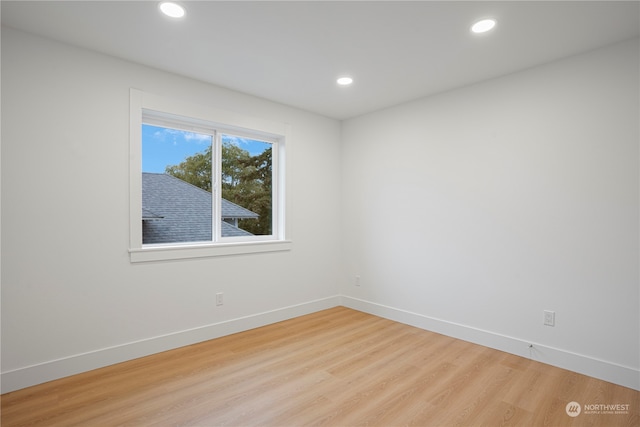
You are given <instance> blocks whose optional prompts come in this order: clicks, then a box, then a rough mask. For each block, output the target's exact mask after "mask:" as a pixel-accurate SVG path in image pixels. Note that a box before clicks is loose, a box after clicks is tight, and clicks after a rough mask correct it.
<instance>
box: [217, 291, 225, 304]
mask: <svg viewBox="0 0 640 427" xmlns="http://www.w3.org/2000/svg"><path fill="white" fill-rule="evenodd" d="M222 304H224V293H222V292H219V293H217V294H216V305H222Z"/></svg>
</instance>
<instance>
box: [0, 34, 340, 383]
mask: <svg viewBox="0 0 640 427" xmlns="http://www.w3.org/2000/svg"><path fill="white" fill-rule="evenodd" d="M130 87H134V88H137V89H141V90H143V91H147V92H150V93H154V94H158V95H163V96H167V97H173V98H177V99H180V100H183V101H187V102H192V103H200V104H205V105H209V106H211V107H214V108H222V109H227V110H231V111H234V112H239V113H242V114H246V115H248V116H252V117H258V118H262V119H267V120H271V121H276V122H281V123H288V124H289V125H290V126H291V133H292V138H291V140H290V141H287V144H288V145H287V148H288V152H287V155H288V160H289V161H290V168H289V176H288V177H287V184H288V186H289V188H288V189H289V196H290V198H291V200H290V201H291V211H290V212H289V214H290V217H289V222H290V225H291V230H290V231H291V237H292V240H293V250H291V251H289V252H280V253H271V254H255V255H246V256H232V257H222V258H209V259H199V260H192V261H174V262H160V263H148V264H131V263H130V262H129V254H128V244H129V234H128V233H129V88H130ZM339 133H340V123H339V122H337V121H335V120H330V119H327V118H323V117H320V116H316V115H313V114H310V113H306V112H303V111H300V110H296V109H293V108H289V107H286V106H282V105H279V104H275V103H272V102H268V101H265V100H261V99H257V98H254V97H250V96H246V95H243V94H240V93H237V92H232V91H229V90H226V89H222V88H219V87H214V86H211V85H208V84H204V83H202V82H198V81H194V80H190V79H188V78H184V77H180V76H176V75H172V74H169V73H165V72H160V71H157V70H154V69H150V68H146V67H143V66H140V65H136V64H132V63H128V62H124V61H121V60H118V59H115V58H112V57H108V56H104V55H100V54H97V53H92V52H90V51H86V50H81V49H76V48H73V47H70V46H68V45H63V44H58V43H55V42H52V41H48V40H45V39H41V38H37V37H33V36H30V35H27V34H25V33H22V32H18V31H15V30H10V29H6V28H3V30H2V372H3V375H2V380H3V383H2V386H3V388H2V389H3V391H5V392H6V391H9V390H12V389H16V388H20V387H24V386H27V385H30V384H35V383H38V382H42V381H46V380H48V379H52V378H57V377H60V376H64V375H68V374H72V373H75V372H79V371H82V370H86V369H91V368H95V367H97V366H102V365H106V364H110V363H114V362H117V361H120V360H126V359H129V358H132V357H137V356H141V355H144V354H148V353H151V352H154V351H160V350H164V349H166V348H171V347H175V346H179V345H185V344H189V343H192V342H195V341H199V340H203V339H207V338H210V337H213V336H218V335H221V334H225V333H229V332H234V331H236V330H241V329H246V328H250V327H254V326H257V325H260V324H264V323H268V322H272V321H277V320H280V319H282V318H287V317H290V316H295V315H300V314H302V313H306V312H310V311H315V310H318V309H321V308H325V307H330V306H334V305H336V304H338V303H339V299H338V298H337V295H338V290H339V280H340V276H339V274H338V272H337V268H335V267H336V266H337V265H339V256H340V245H339V237H340V234H339V228H340V210H339V204H338V203H337V202H338V200H339V196H338V194H339V192H340V186H339V185H340V181H339V178H340V176H339V175H340V166H339V161H338V159H339V136H340V134H339ZM216 292H224V295H225V305H224V306H222V307H216V306H215V293H216Z"/></svg>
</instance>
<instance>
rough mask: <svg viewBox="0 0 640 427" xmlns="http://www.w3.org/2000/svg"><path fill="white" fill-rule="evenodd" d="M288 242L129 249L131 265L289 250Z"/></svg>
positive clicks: (289, 244)
mask: <svg viewBox="0 0 640 427" xmlns="http://www.w3.org/2000/svg"><path fill="white" fill-rule="evenodd" d="M291 246H292V242H291V241H290V240H273V241H264V242H241V243H240V242H234V243H215V244H211V243H208V244H203V245H188V246H187V245H185V246H148V247H143V248H138V249H129V255H130V259H131V262H132V263H137V262H152V261H169V260H179V259H195V258H209V257H219V256H231V255H244V254H256V253H265V252H281V251H289V250H291Z"/></svg>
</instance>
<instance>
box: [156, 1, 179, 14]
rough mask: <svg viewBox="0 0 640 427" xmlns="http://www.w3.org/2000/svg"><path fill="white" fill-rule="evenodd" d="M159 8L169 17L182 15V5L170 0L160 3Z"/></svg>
mask: <svg viewBox="0 0 640 427" xmlns="http://www.w3.org/2000/svg"><path fill="white" fill-rule="evenodd" d="M160 10H161V11H162V13H164V14H165V15H167V16H170V17H171V18H182V17H183V16H184V7H182V6H180V5H179V4H177V3H172V2H170V1H165V2H162V3H160Z"/></svg>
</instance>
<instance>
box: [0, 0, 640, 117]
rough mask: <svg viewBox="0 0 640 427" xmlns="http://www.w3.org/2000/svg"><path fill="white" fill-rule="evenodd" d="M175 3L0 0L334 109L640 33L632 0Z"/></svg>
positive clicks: (59, 35) (184, 68) (143, 57)
mask: <svg viewBox="0 0 640 427" xmlns="http://www.w3.org/2000/svg"><path fill="white" fill-rule="evenodd" d="M180 3H181V4H183V5H184V6H185V8H186V10H187V15H186V16H185V17H184V18H182V19H179V20H172V19H170V18H167V17H164V16H162V15H161V14H160V12H159V11H158V7H157V5H158V2H157V1H151V0H149V1H137V2H132V1H105V2H98V1H70V2H60V1H44V2H31V1H15V2H13V1H2V2H1V7H2V24H3V25H7V26H10V27H13V28H18V29H22V30H24V31H28V32H32V33H35V34H39V35H42V36H46V37H50V38H53V39H56V40H60V41H63V42H67V43H70V44H73V45H78V46H82V47H86V48H89V49H93V50H96V51H99V52H103V53H106V54H109V55H113V56H117V57H121V58H124V59H127V60H130V61H134V62H138V63H141V64H145V65H148V66H151V67H155V68H159V69H162V70H167V71H171V72H174V73H178V74H181V75H184V76H188V77H191V78H195V79H199V80H202V81H206V82H210V83H213V84H216V85H219V86H224V87H228V88H231V89H235V90H238V91H241V92H244V93H248V94H252V95H256V96H259V97H263V98H267V99H270V100H273V101H276V102H280V103H283V104H287V105H291V106H295V107H298V108H302V109H305V110H309V111H312V112H316V113H319V114H322V115H325V116H328V117H333V118H337V119H344V118H349V117H353V116H357V115H360V114H363V113H367V112H370V111H374V110H378V109H382V108H385V107H389V106H391V105H395V104H399V103H402V102H405V101H409V100H413V99H417V98H420V97H424V96H427V95H430V94H434V93H438V92H442V91H446V90H449V89H453V88H456V87H460V86H464V85H468V84H470V83H474V82H478V81H481V80H485V79H489V78H493V77H497V76H501V75H505V74H508V73H512V72H514V71H518V70H522V69H525V68H528V67H532V66H535V65H538V64H542V63H545V62H549V61H552V60H555V59H558V58H561V57H564V56H568V55H573V54H576V53H580V52H584V51H587V50H591V49H594V48H597V47H600V46H604V45H606V44H610V43H614V42H617V41H621V40H625V39H629V38H632V37H638V36H639V34H640V21H639V19H640V18H639V17H640V8H639V6H640V2H638V1H624V2H615V1H602V2H594V1H586V2H582V1H569V2H556V1H532V2H526V1H510V2H504V1H503V2H483V1H468V2H460V1H409V2H403V1H387V2H385V1H352V2H347V1H315V2H311V1H283V2H267V1H258V2H250V1H228V2H223V1H182V2H180ZM484 17H493V18H496V19H497V20H498V24H497V26H496V28H495V30H494V31H492V32H491V33H489V34H484V35H473V34H471V33H470V31H469V27H470V26H471V24H472V23H473V22H474V21H475V20H477V19H478V18H484ZM344 74H348V75H351V76H352V77H353V78H354V79H355V82H354V84H353V85H352V86H350V87H347V88H344V87H338V86H337V85H336V84H335V80H336V78H337V77H339V76H341V75H344Z"/></svg>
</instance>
